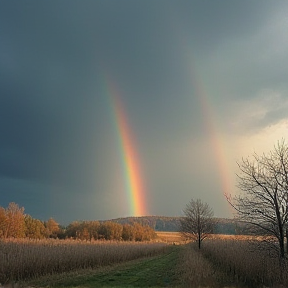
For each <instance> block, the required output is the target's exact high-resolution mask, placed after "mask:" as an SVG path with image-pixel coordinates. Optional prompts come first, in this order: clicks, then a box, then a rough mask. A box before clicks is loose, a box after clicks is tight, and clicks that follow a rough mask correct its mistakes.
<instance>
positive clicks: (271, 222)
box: [226, 140, 288, 259]
mask: <svg viewBox="0 0 288 288" xmlns="http://www.w3.org/2000/svg"><path fill="white" fill-rule="evenodd" d="M238 166H239V169H240V173H239V174H238V175H237V176H238V188H240V190H241V193H240V194H238V195H237V196H235V197H231V196H228V195H226V198H227V200H228V202H229V203H230V204H231V205H232V206H233V207H234V208H235V209H236V211H237V216H236V218H237V219H238V220H240V221H242V222H245V223H248V224H249V225H250V226H251V225H252V227H255V233H262V234H265V235H267V236H268V235H269V236H273V237H275V239H277V240H276V242H275V241H274V242H273V241H270V243H272V244H273V246H274V248H276V249H277V251H278V254H279V256H280V258H282V259H283V258H284V257H285V249H284V245H285V244H284V239H285V233H286V237H288V234H287V220H288V214H287V213H288V209H287V196H288V146H287V145H286V143H285V141H284V140H282V141H279V142H278V144H277V145H276V146H275V147H274V149H273V150H272V151H270V152H269V153H268V154H262V155H261V156H259V155H258V154H256V153H254V155H253V157H252V158H251V159H249V158H247V159H242V162H241V163H238ZM275 243H276V245H275ZM287 245H288V244H287ZM271 247H272V246H271ZM286 253H287V251H286Z"/></svg>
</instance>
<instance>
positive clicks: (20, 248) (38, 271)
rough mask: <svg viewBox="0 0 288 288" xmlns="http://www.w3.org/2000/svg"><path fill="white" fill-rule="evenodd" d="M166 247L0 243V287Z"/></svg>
mask: <svg viewBox="0 0 288 288" xmlns="http://www.w3.org/2000/svg"><path fill="white" fill-rule="evenodd" d="M165 249H167V245H166V244H163V243H149V244H148V243H142V242H134V243H131V242H115V241H114V242H107V241H103V242H99V241H98V242H79V241H68V240H65V241H61V240H53V239H50V240H41V241H31V240H30V241H29V240H19V239H17V240H14V241H12V240H10V241H1V243H0V263H1V264H0V283H6V282H9V281H18V280H24V279H29V278H35V277H39V276H42V275H47V274H50V275H51V274H54V273H63V272H67V271H76V270H79V269H91V268H98V267H103V266H107V265H112V264H115V263H121V262H126V261H130V260H133V259H137V258H141V257H150V256H153V255H157V254H159V253H163V251H165Z"/></svg>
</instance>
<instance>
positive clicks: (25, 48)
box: [0, 0, 288, 224]
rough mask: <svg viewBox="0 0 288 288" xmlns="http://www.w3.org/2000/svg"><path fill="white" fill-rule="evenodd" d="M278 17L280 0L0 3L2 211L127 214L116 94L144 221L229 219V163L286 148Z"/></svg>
mask: <svg viewBox="0 0 288 288" xmlns="http://www.w3.org/2000/svg"><path fill="white" fill-rule="evenodd" d="M287 15H288V2H287V1H284V0H283V1H278V0H273V1H272V0H271V1H266V0H254V1H253V0H252V1H248V0H241V1H240V0H239V1H231V0H219V1H215V0H198V1H197V0H187V1H181V0H177V1H176V0H174V1H170V0H156V1H155V0H145V1H144V0H143V1H140V0H139V1H137V0H131V1H127V0H121V1H119V0H106V1H97V0H95V1H86V0H81V1H73V0H70V1H65V0H62V1H53V0H50V1H39V0H35V1H33V0H30V1H29V0H27V1H20V0H19V1H13V0H9V1H8V0H2V1H1V2H0V133H1V134H0V135H1V137H0V206H2V207H6V206H7V205H8V203H9V202H16V203H18V204H19V205H20V206H24V207H25V211H26V213H28V214H30V215H31V216H32V217H34V218H38V219H41V220H46V219H48V218H49V217H54V218H55V219H56V220H57V221H58V222H60V223H65V224H66V223H70V222H72V221H74V220H101V219H111V218H117V217H125V216H131V215H130V214H131V210H130V207H129V201H130V199H128V198H129V197H128V194H127V191H125V189H126V188H125V183H124V182H125V179H123V171H122V170H123V166H122V164H121V155H120V154H121V147H119V139H118V138H119V134H117V124H116V123H115V115H114V110H113V107H112V105H111V101H112V102H113V99H114V98H113V97H114V96H116V95H113V93H114V92H115V91H116V92H117V97H118V101H120V102H121V104H122V107H123V109H124V110H125V115H126V119H127V123H128V124H129V127H130V131H131V133H132V134H133V147H134V149H135V150H136V151H137V154H138V160H137V165H138V166H139V167H138V168H139V170H140V171H141V180H142V183H143V194H144V195H145V205H146V214H147V215H163V216H180V215H182V212H181V211H182V209H183V208H184V207H185V205H186V203H187V202H188V201H189V200H190V199H191V198H200V199H202V200H203V201H206V202H207V203H208V204H210V206H211V207H212V208H213V209H214V212H215V215H216V216H219V217H231V215H232V214H231V210H230V209H229V206H228V204H227V203H226V200H225V197H224V196H223V193H224V192H229V193H232V194H233V193H236V192H237V189H236V187H235V183H236V182H235V179H236V177H235V173H236V172H237V166H236V161H237V160H240V159H241V157H246V156H248V155H250V154H251V153H253V152H254V151H256V152H259V153H262V151H266V150H271V149H272V148H273V145H274V144H276V142H277V141H278V140H280V139H281V138H286V139H287V138H288V137H287V136H288V134H287V132H288V81H287V79H288V68H287V67H288V52H287V51H288V34H287V31H288V17H287ZM112 85H113V87H114V90H112V89H111V87H110V86H112ZM113 91H114V92H113ZM115 94H116V93H115ZM118 132H119V131H118ZM131 137H132V136H131ZM131 139H132V138H131Z"/></svg>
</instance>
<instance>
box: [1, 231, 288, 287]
mask: <svg viewBox="0 0 288 288" xmlns="http://www.w3.org/2000/svg"><path fill="white" fill-rule="evenodd" d="M161 237H162V238H161ZM248 240H249V241H248ZM250 240H254V241H250ZM255 240H260V238H259V237H248V238H247V237H246V236H245V237H243V236H236V237H235V236H226V235H225V236H223V235H217V236H215V235H214V236H213V235H211V236H210V237H209V239H206V240H205V241H204V242H203V245H202V248H201V250H199V249H198V248H197V245H195V244H196V243H191V242H189V243H187V244H183V245H167V243H170V244H181V243H182V241H183V239H182V235H180V234H179V233H173V232H159V234H158V239H157V241H164V242H165V243H161V242H160V243H153V242H152V243H151V242H150V243H139V242H138V243H137V242H130V243H129V242H115V241H114V242H108V241H103V242H100V241H96V242H85V241H82V242H81V241H69V240H65V241H59V240H58V241H57V240H51V241H50V240H49V241H48V240H41V241H27V240H13V241H2V242H1V243H0V244H1V245H0V276H1V283H7V282H11V281H16V282H17V283H18V287H19V283H20V285H22V286H24V287H28V286H29V287H31V286H33V287H60V286H61V287H71V288H72V287H75V286H78V287H166V286H169V287H184V288H186V287H207V288H208V287H209V288H220V287H221V288H223V287H231V288H232V287H233V288H236V287H237V288H239V287H241V288H244V287H245V288H248V287H249V288H263V287H266V288H267V287H269V288H270V287H273V288H276V287H277V288H279V287H281V288H284V287H288V272H287V267H288V263H286V264H285V265H287V266H284V270H283V269H281V268H280V265H279V261H278V258H277V257H276V258H275V257H272V256H273V255H272V254H271V251H268V250H267V251H266V250H265V246H263V245H264V244H265V243H263V242H261V241H255ZM184 241H185V239H184ZM259 248H260V249H259Z"/></svg>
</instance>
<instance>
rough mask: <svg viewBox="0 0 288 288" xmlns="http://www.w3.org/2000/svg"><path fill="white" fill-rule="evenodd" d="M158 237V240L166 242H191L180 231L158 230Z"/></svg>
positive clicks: (178, 243) (176, 243)
mask: <svg viewBox="0 0 288 288" xmlns="http://www.w3.org/2000/svg"><path fill="white" fill-rule="evenodd" d="M156 234H157V238H156V241H158V242H164V243H167V244H175V245H180V244H186V243H188V242H189V240H188V239H186V238H185V237H184V236H183V235H182V234H181V233H180V232H162V231H156Z"/></svg>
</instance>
